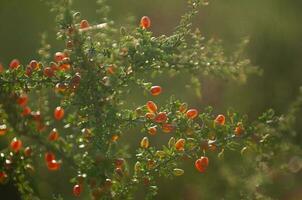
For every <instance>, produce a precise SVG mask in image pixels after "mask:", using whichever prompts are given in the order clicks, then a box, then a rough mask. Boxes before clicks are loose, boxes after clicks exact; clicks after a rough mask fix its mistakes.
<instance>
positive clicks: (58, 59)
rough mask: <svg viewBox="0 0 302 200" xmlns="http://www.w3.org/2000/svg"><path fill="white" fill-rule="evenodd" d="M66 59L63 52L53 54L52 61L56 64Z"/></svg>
mask: <svg viewBox="0 0 302 200" xmlns="http://www.w3.org/2000/svg"><path fill="white" fill-rule="evenodd" d="M65 57H66V54H65V53H63V52H57V53H55V56H54V59H55V61H56V62H61V61H62V60H63V59H64V58H65Z"/></svg>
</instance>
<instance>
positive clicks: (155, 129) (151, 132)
mask: <svg viewBox="0 0 302 200" xmlns="http://www.w3.org/2000/svg"><path fill="white" fill-rule="evenodd" d="M156 132H157V126H151V127H149V128H148V133H149V134H150V135H155V134H156Z"/></svg>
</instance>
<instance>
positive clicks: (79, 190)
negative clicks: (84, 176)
mask: <svg viewBox="0 0 302 200" xmlns="http://www.w3.org/2000/svg"><path fill="white" fill-rule="evenodd" d="M72 191H73V194H74V196H76V197H78V196H80V195H81V193H82V186H81V185H79V184H77V185H75V186H73V190H72Z"/></svg>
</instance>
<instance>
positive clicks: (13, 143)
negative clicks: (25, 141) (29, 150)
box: [10, 138, 22, 152]
mask: <svg viewBox="0 0 302 200" xmlns="http://www.w3.org/2000/svg"><path fill="white" fill-rule="evenodd" d="M10 147H11V149H12V150H13V151H14V152H18V151H19V150H20V149H21V148H22V141H21V140H19V139H17V138H14V139H13V140H12V141H11V143H10Z"/></svg>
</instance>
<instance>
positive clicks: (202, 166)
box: [195, 156, 209, 173]
mask: <svg viewBox="0 0 302 200" xmlns="http://www.w3.org/2000/svg"><path fill="white" fill-rule="evenodd" d="M208 165H209V159H208V157H204V156H201V157H200V158H199V159H197V160H196V161H195V168H196V169H197V170H198V171H199V172H201V173H203V172H205V171H206V169H207V167H208Z"/></svg>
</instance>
